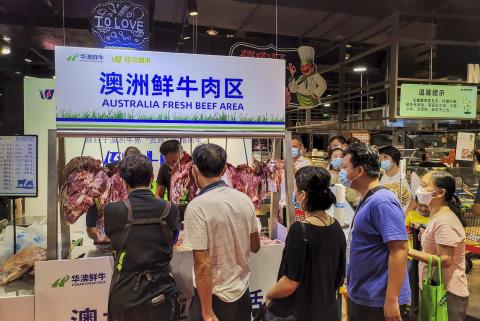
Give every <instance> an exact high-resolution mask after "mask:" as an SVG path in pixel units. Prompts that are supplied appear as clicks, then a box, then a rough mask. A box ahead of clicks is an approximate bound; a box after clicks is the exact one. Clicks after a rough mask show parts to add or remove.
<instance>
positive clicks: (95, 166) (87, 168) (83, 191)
mask: <svg viewBox="0 0 480 321" xmlns="http://www.w3.org/2000/svg"><path fill="white" fill-rule="evenodd" d="M75 168H76V169H75ZM69 172H70V173H69ZM68 173H69V176H68V178H67V179H66V180H65V182H64V183H63V186H62V187H61V189H60V206H61V209H62V211H63V215H64V217H65V220H66V221H67V222H68V223H69V224H73V223H75V222H76V221H77V220H78V218H79V217H80V216H82V215H83V214H84V213H86V212H87V210H88V208H89V207H90V206H92V205H93V204H94V202H95V199H97V200H98V202H99V204H98V205H99V206H100V209H102V208H103V207H104V206H105V205H106V204H107V203H108V202H109V198H110V186H111V182H110V178H109V177H108V175H107V174H106V172H105V169H103V168H101V167H100V161H99V160H95V159H93V158H87V157H82V158H80V157H75V158H74V159H72V160H71V161H70V162H69V163H68V164H67V166H66V167H65V170H64V172H63V174H64V175H66V174H68ZM99 214H100V216H101V215H102V214H103V211H102V210H100V212H99Z"/></svg>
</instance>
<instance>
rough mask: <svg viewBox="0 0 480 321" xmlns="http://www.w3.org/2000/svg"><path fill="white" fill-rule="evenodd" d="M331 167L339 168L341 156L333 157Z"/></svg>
mask: <svg viewBox="0 0 480 321" xmlns="http://www.w3.org/2000/svg"><path fill="white" fill-rule="evenodd" d="M330 165H331V166H332V168H333V169H336V170H339V169H340V168H341V167H342V165H343V158H334V159H332V161H331V162H330Z"/></svg>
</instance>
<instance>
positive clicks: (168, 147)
mask: <svg viewBox="0 0 480 321" xmlns="http://www.w3.org/2000/svg"><path fill="white" fill-rule="evenodd" d="M181 149H182V144H180V142H179V141H178V140H176V139H170V140H166V141H164V142H163V143H162V145H160V153H161V154H162V155H163V156H165V155H167V154H170V153H180V151H181Z"/></svg>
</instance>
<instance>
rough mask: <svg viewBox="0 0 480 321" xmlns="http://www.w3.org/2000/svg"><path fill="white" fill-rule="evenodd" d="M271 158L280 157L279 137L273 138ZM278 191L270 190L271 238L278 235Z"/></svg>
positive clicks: (276, 158) (277, 158) (280, 144)
mask: <svg viewBox="0 0 480 321" xmlns="http://www.w3.org/2000/svg"><path fill="white" fill-rule="evenodd" d="M272 158H273V159H274V160H280V159H281V158H282V141H281V140H280V139H274V140H273V151H272ZM280 194H281V193H280V191H276V192H272V193H271V196H270V199H271V202H270V220H269V237H270V239H272V240H275V239H277V235H278V229H277V224H278V216H279V215H281V213H280V206H279V202H280V197H281V195H280Z"/></svg>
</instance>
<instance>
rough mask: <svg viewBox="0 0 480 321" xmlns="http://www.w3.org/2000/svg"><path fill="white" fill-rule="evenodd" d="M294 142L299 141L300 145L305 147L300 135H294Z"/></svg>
mask: <svg viewBox="0 0 480 321" xmlns="http://www.w3.org/2000/svg"><path fill="white" fill-rule="evenodd" d="M292 140H298V141H299V142H300V144H301V145H303V140H302V136H300V135H293V136H292Z"/></svg>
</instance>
